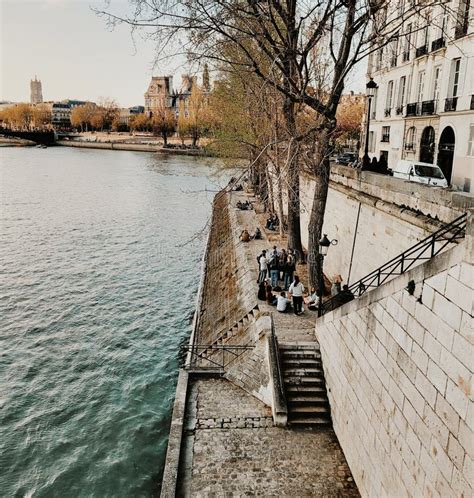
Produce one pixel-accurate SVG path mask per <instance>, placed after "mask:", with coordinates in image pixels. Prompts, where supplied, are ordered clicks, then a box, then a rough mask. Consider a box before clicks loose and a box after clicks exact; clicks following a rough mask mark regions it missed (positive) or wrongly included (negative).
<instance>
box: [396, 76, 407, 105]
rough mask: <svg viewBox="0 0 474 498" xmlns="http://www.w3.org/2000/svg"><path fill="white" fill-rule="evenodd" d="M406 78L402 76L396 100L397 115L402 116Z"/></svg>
mask: <svg viewBox="0 0 474 498" xmlns="http://www.w3.org/2000/svg"><path fill="white" fill-rule="evenodd" d="M406 84H407V78H406V76H402V77H401V78H400V83H399V85H398V99H397V114H403V106H404V105H405V90H406Z"/></svg>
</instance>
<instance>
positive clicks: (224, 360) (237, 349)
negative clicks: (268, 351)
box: [183, 344, 255, 373]
mask: <svg viewBox="0 0 474 498" xmlns="http://www.w3.org/2000/svg"><path fill="white" fill-rule="evenodd" d="M254 347H255V345H254V344H244V345H236V344H235V345H234V344H228V345H227V344H224V345H221V344H185V345H184V346H183V350H184V352H185V353H190V356H191V361H190V362H189V364H188V365H187V366H186V368H187V369H188V370H206V371H215V372H217V373H224V371H225V368H226V367H227V366H228V365H229V364H230V363H231V362H233V361H234V360H236V359H237V358H239V356H241V355H242V354H244V353H245V351H248V350H249V349H253V348H254Z"/></svg>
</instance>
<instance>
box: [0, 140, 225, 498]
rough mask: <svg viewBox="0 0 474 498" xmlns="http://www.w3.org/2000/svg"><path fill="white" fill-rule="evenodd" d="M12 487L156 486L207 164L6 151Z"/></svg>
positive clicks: (2, 400)
mask: <svg viewBox="0 0 474 498" xmlns="http://www.w3.org/2000/svg"><path fill="white" fill-rule="evenodd" d="M0 172H1V177H0V192H1V199H0V206H1V208H0V209H1V212H0V219H1V225H0V234H1V241H0V281H1V284H0V495H1V496H38V497H39V496H48V497H50V496H57V497H75V496H84V497H88V496H97V497H106V496H114V497H115V496H153V495H154V494H155V493H156V492H157V488H158V485H159V480H160V478H161V472H162V469H163V463H164V457H165V452H166V444H167V433H168V426H169V421H170V415H171V406H172V402H173V398H174V388H175V382H176V376H177V353H178V348H179V344H180V343H181V342H182V341H183V340H184V339H185V338H186V337H187V336H188V334H189V328H190V322H189V319H190V314H192V311H193V305H194V299H195V293H196V290H197V286H198V281H199V270H200V260H201V256H202V251H203V245H204V243H203V240H202V239H197V240H195V241H193V242H191V243H190V244H188V245H186V246H184V247H181V244H183V243H184V242H186V241H188V240H189V239H191V238H192V237H193V235H195V233H196V231H198V230H199V229H201V228H202V227H203V226H204V225H205V223H206V220H207V218H208V216H209V215H210V211H211V204H210V202H211V200H212V196H213V195H214V194H213V193H207V192H205V191H204V190H205V189H206V188H208V189H213V190H215V189H216V184H218V183H220V184H222V183H224V182H223V180H224V179H223V178H222V176H221V177H220V178H219V177H218V169H217V168H216V167H215V166H213V165H212V164H210V163H209V162H205V161H204V160H198V159H194V158H189V157H188V158H186V157H184V156H176V157H171V156H169V157H168V156H159V155H154V154H148V153H133V152H114V151H95V150H86V149H82V150H81V149H69V148H61V147H57V148H48V149H35V148H33V149H31V148H22V149H11V148H2V149H1V150H0Z"/></svg>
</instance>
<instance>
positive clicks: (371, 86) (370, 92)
mask: <svg viewBox="0 0 474 498" xmlns="http://www.w3.org/2000/svg"><path fill="white" fill-rule="evenodd" d="M366 88H367V99H368V102H367V128H366V130H365V151H364V157H363V158H362V169H368V168H369V164H370V157H369V127H370V107H371V105H372V97H373V96H374V95H375V90H377V88H378V87H377V83H375V81H374V80H373V78H370V80H369V82H368V83H367V85H366Z"/></svg>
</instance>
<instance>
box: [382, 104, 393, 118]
mask: <svg viewBox="0 0 474 498" xmlns="http://www.w3.org/2000/svg"><path fill="white" fill-rule="evenodd" d="M384 114H385V117H386V118H388V117H390V115H391V114H392V108H391V107H387V108H386V109H385V111H384Z"/></svg>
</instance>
